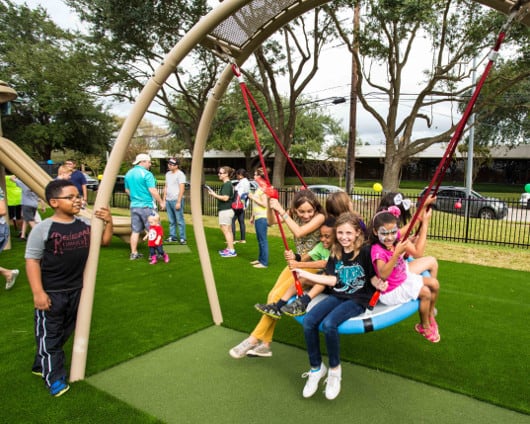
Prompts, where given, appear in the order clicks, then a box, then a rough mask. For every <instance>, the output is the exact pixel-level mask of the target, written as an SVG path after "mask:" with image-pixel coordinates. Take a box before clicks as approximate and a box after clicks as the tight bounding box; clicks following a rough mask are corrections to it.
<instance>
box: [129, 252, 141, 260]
mask: <svg viewBox="0 0 530 424" xmlns="http://www.w3.org/2000/svg"><path fill="white" fill-rule="evenodd" d="M143 257H144V255H142V254H141V253H131V255H130V256H129V259H130V260H131V261H134V260H136V259H141V258H143Z"/></svg>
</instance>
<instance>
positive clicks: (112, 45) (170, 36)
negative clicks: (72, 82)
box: [65, 0, 222, 151]
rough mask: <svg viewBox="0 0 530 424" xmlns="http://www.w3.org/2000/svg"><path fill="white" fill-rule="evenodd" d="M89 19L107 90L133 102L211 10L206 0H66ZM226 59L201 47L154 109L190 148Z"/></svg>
mask: <svg viewBox="0 0 530 424" xmlns="http://www.w3.org/2000/svg"><path fill="white" fill-rule="evenodd" d="M65 2H66V3H67V4H68V5H69V6H70V7H72V8H73V9H74V10H75V11H76V12H77V13H78V15H79V16H80V18H81V19H82V20H83V21H85V22H87V23H88V24H89V26H90V27H89V30H88V36H87V41H88V42H90V43H91V45H92V46H93V48H94V49H95V50H96V51H97V54H98V64H99V66H100V68H99V69H100V77H101V80H102V81H104V83H102V85H101V91H102V93H104V94H105V95H107V96H110V97H111V98H113V99H114V100H119V101H123V102H130V103H132V102H133V101H134V100H135V99H136V98H137V97H138V94H139V92H140V90H141V89H142V88H143V87H144V85H145V83H146V81H147V80H148V79H149V78H150V77H151V75H152V74H153V73H154V71H155V69H156V68H157V66H158V64H159V63H161V62H162V61H163V60H164V57H165V55H166V54H167V53H168V52H169V51H170V50H171V49H172V48H173V47H174V45H175V44H176V43H177V42H178V41H179V40H180V39H181V38H182V37H183V36H184V34H186V32H187V31H189V29H190V28H191V27H192V26H193V25H194V24H195V23H196V22H197V21H198V20H199V19H200V18H201V16H203V15H204V14H206V13H207V12H208V10H209V8H208V6H207V1H205V0H199V1H197V0H188V1H186V0H176V1H171V2H169V1H165V2H152V1H144V0H133V1H130V0H65ZM221 64H222V62H221V61H220V60H219V59H218V58H217V57H216V56H215V55H214V54H212V53H211V52H210V51H208V50H206V49H205V48H203V47H201V46H197V47H196V49H195V50H194V51H193V52H192V53H190V55H189V57H188V60H187V61H186V62H185V63H183V64H181V66H180V67H179V68H178V69H177V70H176V71H175V72H174V75H173V76H172V77H171V78H170V79H168V80H167V81H166V82H165V83H164V84H163V86H162V87H161V89H160V90H159V91H158V93H157V95H156V98H155V100H154V102H153V104H152V105H151V106H150V108H149V111H148V112H149V113H150V114H152V115H154V116H158V117H160V118H163V119H164V120H166V121H168V122H169V124H170V126H171V129H172V130H173V131H174V133H175V136H176V139H178V140H180V141H181V142H182V143H183V144H184V146H185V147H186V148H187V149H189V150H190V151H191V150H192V149H193V142H194V140H195V134H196V130H197V127H198V124H199V120H200V117H201V115H202V111H203V109H204V105H205V103H206V101H207V99H208V95H209V94H210V92H211V90H212V88H213V86H214V84H215V82H216V81H217V77H218V74H219V70H220V69H221V68H220V67H221Z"/></svg>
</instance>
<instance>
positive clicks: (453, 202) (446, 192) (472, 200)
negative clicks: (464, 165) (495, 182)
mask: <svg viewBox="0 0 530 424" xmlns="http://www.w3.org/2000/svg"><path fill="white" fill-rule="evenodd" d="M426 190H427V187H425V188H424V189H423V190H422V192H421V193H420V196H419V197H420V198H421V197H422V196H423V193H425V191H426ZM466 207H468V208H469V216H471V217H473V218H483V219H502V218H504V217H505V216H506V215H507V214H508V206H507V205H506V203H505V202H503V201H502V200H499V199H495V198H492V197H484V196H483V195H482V194H480V193H477V192H476V191H474V190H471V192H470V194H469V198H467V189H466V188H465V187H455V186H440V188H439V190H438V194H437V195H436V202H435V203H433V205H432V208H433V209H434V210H439V211H442V212H450V213H456V214H459V215H464V214H465V213H466Z"/></svg>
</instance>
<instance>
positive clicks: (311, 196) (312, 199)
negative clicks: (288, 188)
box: [289, 189, 324, 217]
mask: <svg viewBox="0 0 530 424" xmlns="http://www.w3.org/2000/svg"><path fill="white" fill-rule="evenodd" d="M305 202H307V203H309V204H310V205H311V206H312V207H313V209H314V210H315V215H317V214H319V213H321V214H324V208H323V207H322V205H321V204H320V202H319V201H318V198H317V196H316V195H315V193H313V192H312V191H311V190H307V189H304V190H300V191H297V192H296V193H295V195H294V197H293V200H292V202H291V207H290V208H289V210H290V211H291V214H290V215H291V216H292V217H294V216H295V215H296V209H298V208H299V207H300V206H301V205H303V204H304V203H305Z"/></svg>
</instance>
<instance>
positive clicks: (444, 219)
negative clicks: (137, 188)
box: [89, 184, 530, 249]
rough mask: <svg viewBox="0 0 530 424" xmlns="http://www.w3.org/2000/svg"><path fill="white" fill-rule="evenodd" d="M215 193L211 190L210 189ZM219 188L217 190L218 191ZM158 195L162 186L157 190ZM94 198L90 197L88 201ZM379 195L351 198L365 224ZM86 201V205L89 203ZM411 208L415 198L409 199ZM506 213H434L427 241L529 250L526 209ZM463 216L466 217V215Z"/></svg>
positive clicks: (120, 202) (205, 209) (116, 202)
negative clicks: (490, 216) (483, 215)
mask: <svg viewBox="0 0 530 424" xmlns="http://www.w3.org/2000/svg"><path fill="white" fill-rule="evenodd" d="M213 188H214V189H216V188H215V187H213ZM218 188H219V187H218ZM158 190H159V192H160V193H162V191H163V185H160V184H159V186H158ZM295 191H296V190H295V189H290V188H286V189H280V190H278V192H279V200H280V202H281V203H282V204H283V205H285V206H287V205H289V203H290V201H291V199H292V196H293V195H294V193H295ZM93 197H95V194H91V195H90V198H93ZM319 197H320V200H321V202H322V204H324V203H325V195H322V196H319ZM380 197H381V195H380V194H379V193H375V192H373V191H367V192H362V191H356V192H355V196H353V197H352V198H353V206H354V209H355V210H356V211H357V212H358V213H359V214H360V215H361V216H362V217H363V218H364V219H365V222H366V223H367V224H368V223H369V222H370V219H371V217H372V216H373V215H374V213H375V210H376V208H377V205H378V204H379V200H380ZM90 198H89V201H90ZM185 198H186V202H185V209H184V212H185V213H191V209H190V202H189V191H186V195H185ZM410 199H411V201H412V203H413V204H415V203H416V202H417V200H418V198H417V197H414V196H410ZM504 203H506V205H507V206H508V212H507V214H506V216H505V217H503V218H502V219H482V218H476V217H472V216H470V213H469V211H470V210H472V209H473V208H472V207H471V205H470V207H468V208H460V209H457V208H454V210H452V211H451V212H442V211H438V210H437V211H435V212H434V213H433V217H432V219H431V223H430V226H429V238H431V239H435V240H436V239H437V240H446V241H456V242H463V243H475V244H484V245H499V246H501V245H502V246H509V247H519V248H526V249H528V248H530V208H528V205H522V204H521V203H520V201H519V199H513V200H505V201H504ZM111 206H112V207H119V208H128V207H129V198H128V196H127V195H126V194H125V193H123V192H119V191H116V192H115V193H113V194H112V198H111ZM466 212H467V214H466ZM202 213H203V214H204V215H209V216H215V215H217V200H216V199H215V198H213V197H212V196H209V195H208V194H207V193H206V190H203V196H202ZM251 214H252V205H251V204H250V205H249V208H248V209H247V210H246V216H247V218H250V216H251Z"/></svg>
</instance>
